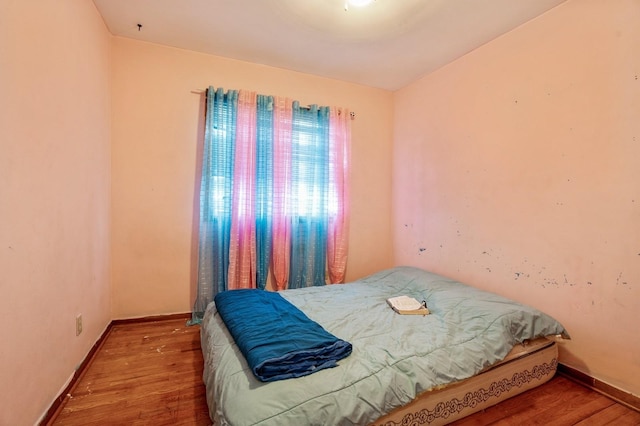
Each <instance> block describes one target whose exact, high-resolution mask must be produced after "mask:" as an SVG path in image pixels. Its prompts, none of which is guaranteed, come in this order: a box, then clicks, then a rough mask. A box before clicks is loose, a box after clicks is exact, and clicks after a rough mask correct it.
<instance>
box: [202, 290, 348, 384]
mask: <svg viewBox="0 0 640 426" xmlns="http://www.w3.org/2000/svg"><path fill="white" fill-rule="evenodd" d="M214 301H215V304H216V309H217V310H218V312H219V313H220V317H221V318H222V320H223V321H224V323H225V325H226V326H227V329H228V330H229V332H230V333H231V335H232V336H233V338H234V340H235V342H236V344H237V345H238V348H239V349H240V351H241V352H242V354H243V355H244V357H245V359H246V360H247V363H248V364H249V367H250V368H251V371H253V374H254V375H255V376H256V377H257V378H258V379H259V380H261V381H263V382H271V381H275V380H284V379H290V378H294V377H302V376H306V375H309V374H311V373H315V372H316V371H320V370H322V369H325V368H331V367H335V366H337V365H338V364H337V361H338V360H340V359H342V358H345V357H347V356H349V354H351V349H352V348H351V343H349V342H346V341H344V340H341V339H338V338H337V337H335V336H334V335H332V334H331V333H329V332H328V331H326V330H325V329H324V328H322V326H320V325H319V324H318V323H316V322H315V321H313V320H311V319H309V318H308V317H307V316H306V315H305V314H304V313H303V312H302V311H301V310H299V309H298V308H296V307H295V306H293V305H292V304H291V303H290V302H289V301H287V300H286V299H284V298H283V297H282V296H281V295H280V294H279V293H276V292H271V291H265V290H254V289H242V290H229V291H224V292H221V293H218V294H217V295H216V296H215V298H214Z"/></svg>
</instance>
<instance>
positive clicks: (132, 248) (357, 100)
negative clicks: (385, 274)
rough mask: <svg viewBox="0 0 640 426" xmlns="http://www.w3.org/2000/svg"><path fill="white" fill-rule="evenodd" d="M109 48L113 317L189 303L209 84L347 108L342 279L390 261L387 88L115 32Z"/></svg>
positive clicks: (184, 306)
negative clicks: (347, 232)
mask: <svg viewBox="0 0 640 426" xmlns="http://www.w3.org/2000/svg"><path fill="white" fill-rule="evenodd" d="M112 53H113V67H112V78H113V109H112V114H113V121H112V122H113V127H112V135H113V145H112V147H113V151H112V155H113V167H112V174H113V176H112V177H113V181H112V185H113V191H112V197H113V198H112V217H113V234H112V242H113V245H112V259H113V264H112V292H113V293H112V294H113V310H112V315H113V318H125V317H136V316H145V315H155V314H164V313H172V312H187V311H190V310H191V306H192V304H193V300H194V298H195V293H194V289H195V282H196V273H195V268H196V262H197V239H196V238H197V237H196V233H195V232H196V230H195V227H196V226H197V225H196V223H197V216H196V215H195V214H194V211H197V208H198V207H197V202H196V201H197V200H196V198H197V196H199V194H198V193H197V192H195V191H196V187H197V185H196V180H197V175H198V168H197V159H198V155H199V151H198V149H199V144H200V143H201V141H202V128H203V127H202V126H203V122H202V120H203V118H202V117H203V114H204V109H203V102H204V96H203V95H202V94H201V93H197V92H198V91H202V90H203V89H205V88H206V87H208V86H209V85H214V86H215V87H219V86H221V87H224V88H226V89H229V88H231V89H248V90H254V91H257V92H258V93H262V94H270V95H279V96H289V97H292V98H294V99H298V100H300V101H301V103H302V104H309V103H316V104H321V105H336V106H344V107H348V108H350V109H351V110H352V111H355V112H356V113H357V119H356V120H355V121H353V169H352V192H351V194H352V218H353V219H352V221H351V239H350V260H349V263H348V274H347V279H353V278H356V277H359V276H362V275H365V274H368V273H370V272H372V271H374V270H376V269H379V268H380V267H385V266H389V265H391V263H392V252H391V245H390V241H391V205H390V200H391V182H390V179H389V177H390V175H391V140H392V134H393V133H392V108H393V104H392V98H393V95H392V93H391V92H387V91H383V90H378V89H372V88H367V87H365V86H360V85H355V84H350V83H344V82H340V81H336V80H329V79H325V78H319V77H315V76H311V75H306V74H300V73H296V72H291V71H286V70H282V69H276V68H271V67H267V66H262V65H257V64H250V63H246V62H240V61H235V60H231V59H226V58H221V57H215V56H210V55H205V54H200V53H195V52H190V51H186V50H180V49H175V48H170V47H164V46H160V45H155V44H149V43H144V42H140V41H134V40H131V39H126V38H119V37H115V38H114V39H113V51H112ZM194 92H196V93H194ZM196 194H197V195H196Z"/></svg>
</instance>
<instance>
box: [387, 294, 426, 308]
mask: <svg viewBox="0 0 640 426" xmlns="http://www.w3.org/2000/svg"><path fill="white" fill-rule="evenodd" d="M389 304H390V305H391V306H393V307H395V308H396V309H400V310H402V311H414V310H416V309H420V308H422V304H421V303H420V302H418V301H417V300H416V299H414V298H413V297H409V296H397V297H391V298H390V299H389Z"/></svg>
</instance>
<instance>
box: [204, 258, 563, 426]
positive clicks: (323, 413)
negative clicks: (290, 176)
mask: <svg viewBox="0 0 640 426" xmlns="http://www.w3.org/2000/svg"><path fill="white" fill-rule="evenodd" d="M280 293H281V294H282V296H283V297H284V298H286V299H287V300H288V301H289V302H291V303H292V304H293V305H295V306H296V307H297V308H299V309H300V310H302V311H303V312H304V313H305V314H306V315H307V316H308V317H309V318H310V319H312V320H313V321H316V322H317V323H318V324H320V325H321V326H322V327H324V328H325V329H326V330H327V331H329V332H330V333H332V334H334V335H335V336H337V337H338V338H341V339H344V340H346V341H349V342H350V343H351V344H352V345H353V352H352V354H351V355H350V356H348V357H347V358H344V359H342V360H340V361H339V362H338V363H337V366H336V367H335V368H329V369H325V370H322V371H319V372H317V373H314V374H311V375H309V376H305V377H300V378H295V379H288V380H282V381H277V382H269V383H263V382H260V381H259V380H258V379H257V378H256V377H254V376H253V374H252V372H251V369H250V368H249V366H248V364H247V362H246V360H245V359H244V357H243V355H242V353H241V352H240V350H239V349H238V347H237V345H236V344H235V342H234V340H233V338H232V337H231V335H230V333H229V331H228V329H227V328H226V326H225V324H224V322H223V321H222V319H221V318H220V315H219V314H218V312H217V309H216V306H215V304H213V303H212V304H210V305H209V306H208V307H207V310H206V312H205V316H204V319H203V323H202V328H201V340H202V351H203V357H204V362H205V364H204V372H203V380H204V383H205V387H206V395H207V403H208V405H209V413H210V416H211V419H212V420H213V422H214V423H215V424H233V425H287V424H291V425H299V424H305V425H306V424H310V425H311V424H318V425H325V424H357V425H363V424H372V423H375V424H400V423H399V422H402V421H404V420H403V419H404V416H406V415H413V416H416V415H420V416H423V417H425V418H428V419H431V417H433V418H434V421H436V419H437V421H445V422H447V421H451V419H452V418H454V416H459V415H467V414H470V413H471V412H473V411H472V410H473V409H475V408H477V407H482V406H484V405H483V404H491V403H495V402H499V400H500V397H502V396H505V395H507V394H509V393H510V392H512V391H513V392H515V391H517V390H518V389H524V388H526V386H533V385H535V384H539V383H541V382H542V379H535V380H528V381H527V383H526V385H525V384H522V385H516V386H514V385H508V383H507V382H505V380H507V381H513V380H515V382H514V383H516V382H519V381H522V380H523V379H522V377H525V376H526V375H527V374H533V375H539V374H540V371H542V370H544V371H546V373H545V374H544V378H547V377H548V378H550V377H551V376H552V375H553V372H554V371H555V365H556V364H557V361H556V360H555V359H556V356H557V352H555V353H553V351H554V350H555V351H557V348H556V346H555V345H553V344H551V345H548V344H547V343H544V342H546V341H539V340H536V339H537V338H539V337H544V336H554V335H564V336H565V337H568V334H567V333H566V331H565V330H564V328H563V327H562V325H561V324H559V323H558V322H557V321H556V320H554V319H553V318H552V317H550V316H548V315H547V314H545V313H543V312H540V311H538V310H537V309H535V308H533V307H531V306H527V305H524V304H521V303H516V302H514V301H511V300H509V299H506V298H503V297H501V296H499V295H496V294H493V293H488V292H484V291H481V290H479V289H477V288H473V287H470V286H466V285H464V284H462V283H460V282H457V281H455V280H451V279H448V278H445V277H442V276H439V275H437V274H433V273H430V272H428V271H423V270H420V269H416V268H409V267H399V268H393V269H391V270H386V271H381V272H379V273H377V274H373V275H371V276H369V277H366V278H364V279H362V280H359V281H357V282H353V283H349V284H344V285H331V286H325V287H311V288H304V289H296V290H286V291H282V292H280ZM398 295H407V296H410V297H414V298H416V299H417V300H425V301H426V302H427V306H428V308H429V310H430V311H431V314H429V315H427V316H419V315H399V314H397V313H395V312H394V311H393V310H392V309H391V308H390V307H389V306H388V304H387V303H386V299H388V298H389V297H393V296H398ZM255 320H256V321H265V322H267V323H268V321H269V318H258V317H256V318H255ZM524 342H543V343H535V346H536V347H538V346H537V345H538V344H540V345H542V344H544V345H545V346H544V348H542V349H541V350H539V351H533V352H534V354H536V353H544V354H545V358H544V360H542V359H537V360H536V358H535V357H534V358H529V356H518V354H520V355H525V354H526V353H528V352H530V351H529V347H531V346H532V343H528V344H525V345H524V346H523V343H524ZM525 349H526V350H525ZM550 354H551V355H553V356H551V357H549V355H550ZM532 356H534V355H532ZM538 356H539V355H538ZM509 357H510V358H509ZM520 358H522V359H529V361H527V362H530V361H531V360H534V361H536V362H538V363H537V364H535V365H530V364H524V365H523V366H522V367H520V366H517V364H519V363H520V361H518V362H517V363H516V359H520ZM500 363H502V364H500ZM507 366H510V367H508V368H507ZM509 368H516V370H518V371H515V370H514V371H512V370H509ZM520 369H523V370H520ZM498 371H502V373H500V374H503V376H495V377H494V376H493V374H494V373H495V372H498ZM505 371H506V373H505ZM516 372H517V373H518V375H517V377H516V378H515V379H514V378H513V377H512V376H513V374H515V373H516ZM527 372H529V373H527ZM505 374H506V375H505ZM510 374H511V375H510ZM523 375H524V376H523ZM481 376H482V377H483V379H482V381H481V382H479V383H475V382H471V383H472V385H473V386H474V387H475V386H480V388H478V389H482V388H483V387H484V386H489V387H488V388H487V390H488V391H489V392H490V393H491V392H493V394H492V395H490V396H487V397H486V398H485V399H486V401H482V403H480V402H478V401H475V402H474V401H473V398H471V400H469V397H468V396H466V393H465V392H468V391H469V390H468V388H465V387H463V384H464V383H466V382H465V381H466V380H467V379H469V378H474V380H476V379H477V378H479V377H481ZM540 377H543V376H540ZM487 380H488V381H487ZM492 381H496V383H497V385H494V386H492V383H493V382H492ZM496 386H498V387H496ZM500 386H502V387H503V388H504V387H508V388H509V391H508V392H506V391H502V390H500V389H502V388H501V387H500ZM456 389H458V390H456ZM460 389H461V390H462V391H463V394H462V395H461V394H460ZM496 389H497V390H498V395H496V394H495V393H496ZM436 392H437V393H438V394H440V393H441V394H442V395H444V396H443V398H444V399H443V400H441V401H440V402H442V403H443V404H444V405H437V404H436V405H435V406H433V407H430V408H429V407H426V408H425V407H422V406H416V407H413V408H409V407H412V404H414V401H416V400H417V401H421V400H424V399H427V400H428V399H432V398H423V396H424V395H425V394H429V395H435V394H436ZM451 392H453V393H451ZM473 395H474V394H472V396H473ZM446 398H449V399H448V400H447V399H446ZM453 398H458V399H460V400H461V401H465V398H466V400H468V401H469V402H468V403H465V402H463V403H462V405H465V407H464V408H462V409H460V410H457V409H456V410H455V411H456V413H453V412H451V413H449V414H447V415H446V416H445V414H443V413H444V412H445V411H446V410H445V411H442V410H443V407H445V408H446V407H448V406H451V405H452V404H453V402H450V403H449V405H447V403H446V401H454V399H453ZM445 400H446V401H445ZM456 404H457V405H456V406H457V407H459V406H460V404H459V403H456ZM406 409H411V410H417V411H403V410H406ZM478 409H481V408H478ZM424 410H426V411H424ZM447 410H449V411H451V409H450V408H448V409H447ZM431 412H433V413H431ZM430 413H431V414H430ZM385 416H393V417H385ZM380 419H381V420H380ZM385 419H387V420H385ZM405 420H406V419H405ZM378 421H382V422H383V423H377V422H378ZM389 422H390V423H389ZM409 423H412V422H409ZM402 424H404V423H402ZM416 424H421V423H416ZM422 424H429V423H428V422H423V423H422Z"/></svg>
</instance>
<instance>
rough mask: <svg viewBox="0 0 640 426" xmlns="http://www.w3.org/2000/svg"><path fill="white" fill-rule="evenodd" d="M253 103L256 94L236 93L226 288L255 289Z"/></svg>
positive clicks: (254, 122) (254, 126)
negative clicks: (227, 279) (236, 107)
mask: <svg viewBox="0 0 640 426" xmlns="http://www.w3.org/2000/svg"><path fill="white" fill-rule="evenodd" d="M256 100H257V95H256V93H255V92H248V91H243V90H241V91H240V92H239V94H238V111H237V116H236V144H235V145H236V148H235V161H234V172H233V173H234V176H233V187H234V188H233V207H232V209H233V210H232V218H231V237H230V241H229V275H228V277H229V284H228V288H229V289H237V288H255V287H256V283H255V280H256V278H255V276H256V273H255V272H256V218H255V169H256Z"/></svg>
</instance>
